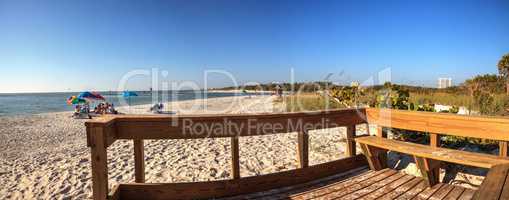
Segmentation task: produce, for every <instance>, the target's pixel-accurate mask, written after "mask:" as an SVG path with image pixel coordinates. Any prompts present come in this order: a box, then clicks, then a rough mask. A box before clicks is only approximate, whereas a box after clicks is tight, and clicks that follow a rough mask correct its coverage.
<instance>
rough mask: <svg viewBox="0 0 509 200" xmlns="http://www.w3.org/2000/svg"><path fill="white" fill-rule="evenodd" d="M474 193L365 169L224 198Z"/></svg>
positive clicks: (459, 198) (457, 196)
mask: <svg viewBox="0 0 509 200" xmlns="http://www.w3.org/2000/svg"><path fill="white" fill-rule="evenodd" d="M474 192H475V190H472V189H467V188H464V187H461V186H454V185H449V184H443V183H439V184H437V185H435V186H433V187H431V188H430V187H426V184H425V180H424V179H422V178H420V177H414V176H411V175H407V174H403V173H401V172H398V171H396V170H393V169H384V170H380V171H371V170H367V169H365V168H363V169H361V170H357V171H352V172H351V173H350V174H342V175H341V176H333V177H328V178H325V179H321V180H316V181H313V182H310V183H305V184H300V185H294V186H291V187H285V188H279V189H273V190H269V191H264V192H258V193H252V194H247V195H240V196H235V197H229V198H223V200H238V199H264V200H276V199H363V200H370V199H387V200H388V199H398V200H403V199H448V200H466V199H472V197H473V194H474Z"/></svg>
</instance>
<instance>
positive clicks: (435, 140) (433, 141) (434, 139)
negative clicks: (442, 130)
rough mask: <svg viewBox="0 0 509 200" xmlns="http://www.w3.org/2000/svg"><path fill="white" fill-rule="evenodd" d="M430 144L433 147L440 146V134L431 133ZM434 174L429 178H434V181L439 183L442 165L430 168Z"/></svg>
mask: <svg viewBox="0 0 509 200" xmlns="http://www.w3.org/2000/svg"><path fill="white" fill-rule="evenodd" d="M429 144H430V146H431V147H432V148H437V147H440V135H439V134H436V133H429ZM430 170H431V173H432V176H430V177H429V178H433V180H431V182H432V183H439V182H440V165H438V166H436V167H434V168H432V169H430Z"/></svg>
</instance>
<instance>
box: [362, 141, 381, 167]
mask: <svg viewBox="0 0 509 200" xmlns="http://www.w3.org/2000/svg"><path fill="white" fill-rule="evenodd" d="M360 146H361V148H362V151H363V152H364V156H366V160H367V161H368V164H369V168H370V169H371V170H381V169H383V168H387V167H386V164H385V165H384V163H382V160H381V157H382V156H381V155H383V154H385V153H386V151H385V150H383V149H380V148H377V147H372V146H369V145H366V144H362V143H360Z"/></svg>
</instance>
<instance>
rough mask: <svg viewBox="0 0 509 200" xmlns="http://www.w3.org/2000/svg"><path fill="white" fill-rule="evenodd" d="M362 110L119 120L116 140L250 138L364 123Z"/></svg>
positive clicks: (121, 117) (125, 117)
mask: <svg viewBox="0 0 509 200" xmlns="http://www.w3.org/2000/svg"><path fill="white" fill-rule="evenodd" d="M363 112H364V111H363V110H352V109H347V110H336V111H330V112H317V113H314V112H312V113H285V114H240V115H211V116H208V115H203V116H178V117H177V116H173V117H172V116H169V117H141V116H138V117H135V116H130V115H126V116H119V117H117V118H115V126H116V130H117V133H116V138H117V139H193V138H218V137H232V136H254V135H267V134H277V133H288V132H298V131H305V130H314V129H322V128H334V127H341V126H349V125H355V124H361V123H365V119H363V118H362V116H363Z"/></svg>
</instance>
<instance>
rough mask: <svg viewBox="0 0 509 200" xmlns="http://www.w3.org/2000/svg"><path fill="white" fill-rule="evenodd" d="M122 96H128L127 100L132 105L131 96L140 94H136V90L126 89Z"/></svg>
mask: <svg viewBox="0 0 509 200" xmlns="http://www.w3.org/2000/svg"><path fill="white" fill-rule="evenodd" d="M122 96H123V97H124V98H126V99H127V101H128V104H129V105H131V97H137V96H138V94H136V92H131V91H124V92H123V93H122Z"/></svg>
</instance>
